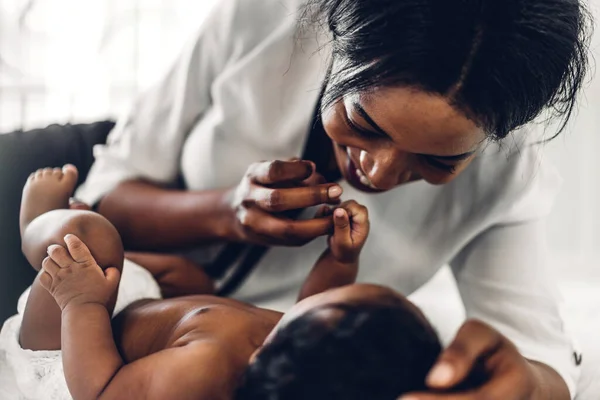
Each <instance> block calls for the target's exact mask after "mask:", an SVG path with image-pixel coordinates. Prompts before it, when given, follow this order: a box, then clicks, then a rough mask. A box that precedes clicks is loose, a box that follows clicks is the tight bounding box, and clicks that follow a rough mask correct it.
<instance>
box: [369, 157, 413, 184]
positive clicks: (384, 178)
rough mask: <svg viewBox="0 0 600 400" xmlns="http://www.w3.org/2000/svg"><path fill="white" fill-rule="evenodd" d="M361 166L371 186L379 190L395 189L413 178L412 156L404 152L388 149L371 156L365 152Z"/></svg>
mask: <svg viewBox="0 0 600 400" xmlns="http://www.w3.org/2000/svg"><path fill="white" fill-rule="evenodd" d="M360 164H361V169H362V170H363V171H365V172H366V175H367V177H368V178H369V180H370V181H371V184H372V185H373V186H374V187H375V188H377V189H379V190H390V189H393V188H394V187H396V186H397V185H399V184H401V183H404V182H407V181H408V180H409V179H410V176H411V172H410V171H411V169H410V154H409V153H406V152H403V151H396V150H392V149H389V150H387V149H386V150H381V151H378V152H376V153H371V154H369V153H367V152H365V151H364V150H363V151H361V154H360Z"/></svg>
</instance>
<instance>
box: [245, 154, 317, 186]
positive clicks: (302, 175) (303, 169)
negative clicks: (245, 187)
mask: <svg viewBox="0 0 600 400" xmlns="http://www.w3.org/2000/svg"><path fill="white" fill-rule="evenodd" d="M313 168H314V167H313V164H312V163H311V162H309V161H301V160H298V161H266V162H260V163H255V164H252V165H251V166H250V168H248V171H247V176H248V178H250V180H251V181H252V182H254V183H257V184H259V185H265V186H271V185H276V184H284V183H288V182H302V181H303V180H305V179H308V178H309V177H310V176H311V175H312V173H313Z"/></svg>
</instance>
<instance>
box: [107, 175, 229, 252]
mask: <svg viewBox="0 0 600 400" xmlns="http://www.w3.org/2000/svg"><path fill="white" fill-rule="evenodd" d="M227 195H228V191H226V190H212V191H211V190H207V191H201V192H193V191H182V190H169V189H164V188H161V187H158V186H156V185H153V184H151V183H147V182H142V181H128V182H124V183H121V184H119V185H118V186H117V187H116V188H115V189H114V190H113V191H111V192H110V193H109V194H108V195H106V196H105V197H104V198H103V199H102V200H101V201H100V203H99V204H98V208H97V211H98V212H99V213H100V214H102V215H104V216H105V217H106V218H107V219H108V220H109V221H111V222H112V223H113V224H114V225H115V226H116V228H117V229H118V231H119V233H120V234H121V237H122V239H123V242H124V244H125V247H126V248H128V249H135V250H154V251H156V250H158V249H161V250H165V249H170V248H171V249H172V248H176V247H179V248H184V247H189V246H194V245H197V244H198V243H202V242H210V241H215V240H234V237H233V232H232V231H231V227H232V226H233V219H234V215H233V213H232V211H231V207H230V206H229V204H228V201H227V198H226V197H227Z"/></svg>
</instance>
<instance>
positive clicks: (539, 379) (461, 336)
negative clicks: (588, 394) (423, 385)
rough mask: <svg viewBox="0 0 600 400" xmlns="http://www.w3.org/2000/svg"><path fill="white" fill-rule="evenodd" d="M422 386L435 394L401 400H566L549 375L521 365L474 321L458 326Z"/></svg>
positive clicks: (502, 341)
mask: <svg viewBox="0 0 600 400" xmlns="http://www.w3.org/2000/svg"><path fill="white" fill-rule="evenodd" d="M427 386H429V387H430V388H431V389H432V391H434V392H435V393H436V394H434V392H431V393H411V394H408V395H406V396H403V397H401V400H479V399H481V400H483V399H485V400H542V399H543V400H547V399H557V400H558V399H561V400H562V399H565V400H568V399H570V395H569V391H568V388H567V386H566V384H565V382H564V381H563V380H562V378H561V377H560V376H559V375H558V374H557V373H556V372H555V371H554V370H552V369H551V368H550V367H547V366H545V365H543V364H540V363H534V362H530V361H528V360H526V359H525V358H524V357H523V356H522V355H521V354H520V353H519V351H518V350H517V348H516V347H515V346H514V345H513V344H512V343H511V342H510V341H509V340H508V339H507V338H505V337H504V336H502V335H501V334H500V333H498V332H497V331H496V330H494V329H493V328H491V327H490V326H488V325H486V324H484V323H482V322H479V321H474V320H472V321H468V322H466V323H465V324H464V325H463V326H462V328H461V329H460V330H459V332H458V334H457V336H456V338H455V339H454V341H453V342H452V344H450V346H449V347H448V348H447V349H446V350H445V351H444V352H443V353H442V355H441V356H440V358H439V360H438V362H437V363H436V365H435V366H434V367H433V368H432V370H431V372H430V373H429V376H428V377H427ZM442 392H445V394H442Z"/></svg>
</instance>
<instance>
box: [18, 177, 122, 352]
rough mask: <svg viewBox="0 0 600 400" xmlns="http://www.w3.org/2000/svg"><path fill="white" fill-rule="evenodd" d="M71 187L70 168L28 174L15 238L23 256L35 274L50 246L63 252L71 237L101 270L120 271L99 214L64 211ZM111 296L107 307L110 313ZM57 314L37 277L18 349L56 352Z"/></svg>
mask: <svg viewBox="0 0 600 400" xmlns="http://www.w3.org/2000/svg"><path fill="white" fill-rule="evenodd" d="M76 182H77V170H76V169H75V168H74V167H72V166H66V167H65V168H63V169H62V170H60V169H45V170H40V171H37V172H36V173H34V174H32V175H31V176H30V177H29V180H28V181H27V184H26V185H25V188H24V190H23V201H22V203H21V216H20V221H21V238H22V247H23V253H24V254H25V256H26V257H27V260H29V263H30V264H31V265H32V266H33V268H35V269H36V270H37V271H39V270H40V269H41V265H42V261H43V260H44V258H46V257H47V248H48V246H50V245H51V244H59V245H62V246H65V243H64V239H63V238H64V237H65V236H66V235H67V234H69V233H70V234H74V235H76V236H77V237H79V238H80V239H81V240H82V241H83V242H84V243H85V244H86V245H87V246H88V247H89V249H90V251H91V253H92V255H93V256H94V258H95V259H96V261H97V263H98V265H100V266H101V267H102V268H108V267H115V268H118V269H119V270H121V269H122V266H123V246H122V244H121V239H120V237H119V234H118V233H117V231H116V229H115V228H114V227H113V226H112V224H111V223H110V222H108V220H106V219H105V218H104V217H102V216H101V215H99V214H96V213H93V212H89V211H80V210H68V209H67V208H68V202H69V197H70V196H71V194H72V192H73V190H74V188H75V184H76ZM115 302H116V294H115V296H114V299H112V301H111V308H110V309H109V311H112V308H114V304H115ZM60 323H61V312H60V309H59V307H58V305H57V304H56V302H55V301H54V298H53V297H52V296H51V295H50V293H48V292H47V291H46V289H44V288H43V287H42V285H41V284H40V282H39V276H38V277H37V278H36V279H35V281H34V282H33V285H32V286H31V293H30V294H29V299H28V301H27V305H26V307H25V313H24V315H23V322H22V324H21V332H20V342H21V346H22V347H23V348H25V349H30V350H58V349H60V325H61V324H60Z"/></svg>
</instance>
